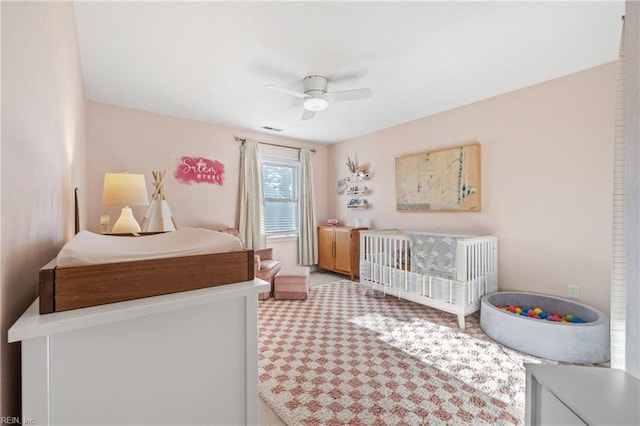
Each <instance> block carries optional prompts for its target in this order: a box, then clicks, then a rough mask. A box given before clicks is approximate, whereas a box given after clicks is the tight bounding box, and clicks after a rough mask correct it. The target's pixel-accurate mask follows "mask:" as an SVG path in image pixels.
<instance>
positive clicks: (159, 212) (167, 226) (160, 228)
mask: <svg viewBox="0 0 640 426" xmlns="http://www.w3.org/2000/svg"><path fill="white" fill-rule="evenodd" d="M166 173H167V171H166V170H165V171H163V172H159V171H153V172H151V174H152V175H153V181H154V182H153V186H154V187H155V190H154V191H153V195H152V196H151V204H150V205H149V208H148V209H147V213H145V215H144V218H143V219H142V226H141V228H142V231H144V232H168V231H175V230H176V229H177V226H176V222H175V220H174V219H173V215H172V214H171V209H170V208H169V203H168V202H167V200H166V198H165V196H164V186H163V183H162V182H163V180H164V175H165V174H166Z"/></svg>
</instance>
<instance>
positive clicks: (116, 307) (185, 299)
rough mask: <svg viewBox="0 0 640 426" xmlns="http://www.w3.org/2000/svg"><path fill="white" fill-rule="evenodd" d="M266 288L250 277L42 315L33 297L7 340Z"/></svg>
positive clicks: (251, 292)
mask: <svg viewBox="0 0 640 426" xmlns="http://www.w3.org/2000/svg"><path fill="white" fill-rule="evenodd" d="M268 289H269V283H267V282H266V281H263V280H261V279H259V278H255V279H254V280H252V281H244V282H239V283H233V284H225V285H219V286H215V287H207V288H203V289H198V290H191V291H182V292H179V293H172V294H163V295H161V296H154V297H146V298H143V299H135V300H127V301H125V302H118V303H110V304H107V305H100V306H92V307H89V308H82V309H74V310H71V311H64V312H55V313H52V314H46V315H40V313H39V310H38V303H39V301H38V299H36V300H35V301H34V302H33V303H32V304H31V306H29V308H28V309H27V310H26V311H25V312H24V313H23V314H22V316H21V317H20V318H19V319H18V321H16V322H15V324H13V326H12V327H11V328H10V329H9V342H10V343H11V342H17V341H21V340H25V339H32V338H35V337H40V336H46V335H49V334H55V333H62V332H66V331H71V330H77V329H80V328H86V327H92V326H96V325H102V324H108V323H112V322H116V321H122V320H126V319H131V318H138V317H142V316H147V315H153V314H157V313H161V312H167V311H172V310H176V309H184V308H188V307H192V306H198V305H202V304H205V303H212V302H218V301H222V300H226V299H231V298H235V297H242V296H250V297H256V300H257V294H258V293H261V292H264V291H268Z"/></svg>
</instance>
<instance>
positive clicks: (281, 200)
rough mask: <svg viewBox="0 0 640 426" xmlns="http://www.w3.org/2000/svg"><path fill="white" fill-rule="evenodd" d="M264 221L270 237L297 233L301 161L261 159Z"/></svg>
mask: <svg viewBox="0 0 640 426" xmlns="http://www.w3.org/2000/svg"><path fill="white" fill-rule="evenodd" d="M262 193H263V196H264V217H265V221H264V225H265V231H266V234H267V238H269V237H284V236H297V235H298V216H299V214H298V204H299V199H300V197H299V185H298V162H297V161H293V160H290V161H287V160H284V159H273V158H264V157H263V159H262Z"/></svg>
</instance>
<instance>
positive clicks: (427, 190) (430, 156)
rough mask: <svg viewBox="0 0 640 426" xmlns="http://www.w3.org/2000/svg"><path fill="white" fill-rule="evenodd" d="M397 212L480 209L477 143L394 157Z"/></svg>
mask: <svg viewBox="0 0 640 426" xmlns="http://www.w3.org/2000/svg"><path fill="white" fill-rule="evenodd" d="M396 209H397V210H398V211H400V212H411V211H419V212H433V211H450V212H479V211H480V144H479V143H473V144H469V145H461V146H455V147H452V148H444V149H440V150H435V151H429V152H423V153H419V154H411V155H407V156H403V157H397V158H396Z"/></svg>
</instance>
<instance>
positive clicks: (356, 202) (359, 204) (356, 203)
mask: <svg viewBox="0 0 640 426" xmlns="http://www.w3.org/2000/svg"><path fill="white" fill-rule="evenodd" d="M347 207H348V208H350V209H365V208H367V200H365V199H364V198H358V197H352V198H349V203H348V204H347Z"/></svg>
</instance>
